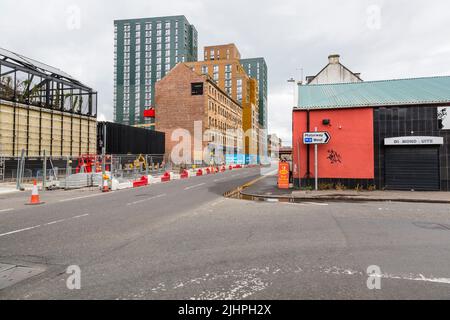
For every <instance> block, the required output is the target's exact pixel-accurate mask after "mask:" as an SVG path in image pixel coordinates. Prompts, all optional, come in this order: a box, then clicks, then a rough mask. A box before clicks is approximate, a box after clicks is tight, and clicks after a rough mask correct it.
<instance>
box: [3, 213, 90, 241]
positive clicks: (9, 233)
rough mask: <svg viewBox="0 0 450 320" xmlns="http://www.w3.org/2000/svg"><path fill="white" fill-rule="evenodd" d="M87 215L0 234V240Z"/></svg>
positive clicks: (84, 215) (85, 215)
mask: <svg viewBox="0 0 450 320" xmlns="http://www.w3.org/2000/svg"><path fill="white" fill-rule="evenodd" d="M88 215H89V214H88V213H86V214H83V215H79V216H75V217H72V218H68V219H61V220H55V221H51V222H48V223H45V224H39V225H37V226H33V227H29V228H24V229H19V230H14V231H11V232H7V233H3V234H0V238H1V237H5V236H9V235H12V234H16V233H20V232H24V231H30V230H33V229H37V228H40V227H43V226H51V225H54V224H57V223H61V222H64V221H68V220H73V219H79V218H83V217H87V216H88Z"/></svg>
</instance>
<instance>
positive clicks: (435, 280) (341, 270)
mask: <svg viewBox="0 0 450 320" xmlns="http://www.w3.org/2000/svg"><path fill="white" fill-rule="evenodd" d="M321 269H322V270H321V271H322V272H324V273H328V274H335V275H348V276H353V275H361V276H366V275H367V274H365V273H364V272H361V271H356V270H351V269H344V268H339V267H336V266H335V267H331V268H330V267H328V268H321ZM373 277H377V276H375V275H374V276H373ZM378 277H379V278H381V279H389V280H408V281H423V282H430V283H443V284H450V278H436V277H425V276H424V275H423V274H419V275H413V274H408V275H393V274H388V273H383V274H381V275H379V276H378Z"/></svg>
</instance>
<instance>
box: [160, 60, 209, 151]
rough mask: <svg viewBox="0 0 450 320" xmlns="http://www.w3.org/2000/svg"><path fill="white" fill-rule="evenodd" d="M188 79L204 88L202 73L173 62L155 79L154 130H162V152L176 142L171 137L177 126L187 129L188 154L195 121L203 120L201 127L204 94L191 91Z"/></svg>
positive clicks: (190, 82)
mask: <svg viewBox="0 0 450 320" xmlns="http://www.w3.org/2000/svg"><path fill="white" fill-rule="evenodd" d="M192 83H203V84H204V90H206V84H205V77H204V76H200V75H198V74H196V73H195V72H192V70H190V69H189V68H188V67H187V66H186V65H184V64H179V65H177V66H176V67H175V68H174V69H172V70H171V71H170V72H169V74H168V75H167V76H166V77H164V78H163V79H162V80H161V81H159V82H158V83H156V88H155V105H156V130H157V131H161V132H164V133H165V134H166V155H170V154H171V152H172V149H173V148H174V147H175V146H176V145H177V144H178V143H179V142H178V141H172V133H173V132H174V130H177V129H180V128H181V129H185V130H188V131H189V132H190V134H191V139H192V148H191V151H192V156H193V155H194V145H193V143H194V123H195V121H203V125H202V132H203V131H204V130H205V120H206V116H205V114H206V98H205V95H197V96H195V95H194V96H193V95H192V94H191V84H192ZM203 147H204V146H202V148H203Z"/></svg>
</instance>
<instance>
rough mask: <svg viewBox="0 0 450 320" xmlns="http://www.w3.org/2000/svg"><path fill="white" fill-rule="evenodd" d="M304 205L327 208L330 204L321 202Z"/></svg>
mask: <svg viewBox="0 0 450 320" xmlns="http://www.w3.org/2000/svg"><path fill="white" fill-rule="evenodd" d="M303 203H304V204H309V205H312V206H323V207H326V206H328V205H329V204H328V203H320V202H303Z"/></svg>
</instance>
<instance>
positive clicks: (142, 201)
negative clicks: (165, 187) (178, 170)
mask: <svg viewBox="0 0 450 320" xmlns="http://www.w3.org/2000/svg"><path fill="white" fill-rule="evenodd" d="M165 196H167V194H165V193H163V194H160V195H157V196H154V197H151V198H147V199H143V200H139V201H134V202H130V203H127V206H132V205H135V204H139V203H144V202H147V201H150V200H154V199H158V198H162V197H165Z"/></svg>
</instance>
